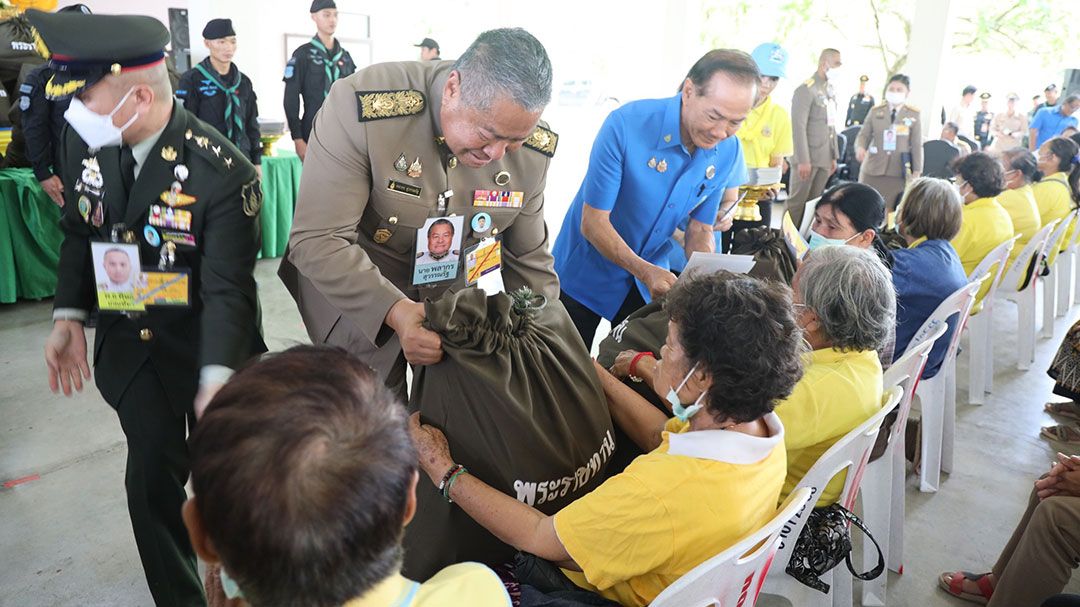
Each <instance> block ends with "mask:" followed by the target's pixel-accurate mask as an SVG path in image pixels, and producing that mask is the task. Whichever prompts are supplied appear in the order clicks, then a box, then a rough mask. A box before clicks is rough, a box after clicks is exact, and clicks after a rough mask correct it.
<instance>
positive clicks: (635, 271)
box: [552, 49, 759, 346]
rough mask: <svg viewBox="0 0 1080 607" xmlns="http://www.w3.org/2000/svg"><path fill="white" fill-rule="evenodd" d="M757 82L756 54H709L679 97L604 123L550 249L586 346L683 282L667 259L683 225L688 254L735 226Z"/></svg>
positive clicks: (628, 109)
mask: <svg viewBox="0 0 1080 607" xmlns="http://www.w3.org/2000/svg"><path fill="white" fill-rule="evenodd" d="M758 77H759V75H758V69H757V65H756V64H755V63H754V60H753V59H751V58H750V55H748V54H746V53H744V52H742V51H735V50H727V49H718V50H713V51H709V52H708V53H706V54H705V55H704V56H703V57H702V58H701V59H699V60H698V61H697V63H695V64H694V66H693V67H692V68H690V73H689V74H687V77H686V80H685V81H684V82H683V84H682V88H681V90H680V91H679V93H678V94H677V95H675V96H674V97H670V98H667V99H649V100H642V101H635V102H632V103H628V104H626V105H625V106H623V107H621V108H619V109H617V110H615V111H614V112H612V113H611V114H610V115H609V116H608V117H607V120H605V121H604V125H603V126H602V127H601V128H600V133H599V134H598V135H597V136H596V141H595V142H594V143H593V149H592V155H591V156H590V158H589V169H588V172H587V173H586V174H585V179H584V180H583V181H582V183H581V188H580V189H579V190H578V193H577V195H576V196H575V197H574V202H573V204H571V206H570V210H569V211H567V214H566V218H565V219H564V220H563V228H562V230H560V232H559V236H558V238H557V239H556V240H555V246H554V249H553V250H552V254H553V256H554V257H555V271H556V273H558V275H559V282H560V285H561V287H562V294H561V295H560V300H561V301H562V302H563V305H564V306H566V310H567V312H569V314H570V318H571V319H572V320H573V322H574V326H575V327H576V328H577V330H578V333H580V334H581V337H582V339H583V340H584V341H585V344H586V346H591V345H592V340H593V337H594V334H595V333H596V327H597V325H598V324H599V323H600V318H601V317H602V318H607V319H608V320H611V321H612V323H613V324H615V323H619V322H621V321H622V320H623V319H624V318H626V317H627V316H629V315H630V313H631V312H633V311H634V310H636V309H637V308H639V307H641V306H642V305H644V303H645V301H646V299H648V298H652V297H657V296H659V295H662V294H663V293H666V292H667V291H668V289H670V288H671V286H672V285H673V284H674V283H675V275H674V274H672V273H671V271H670V270H669V269H668V267H669V266H668V261H667V258H668V253H669V251H670V247H672V246H673V245H672V244H671V235H672V234H673V233H674V232H675V229H676V227H678V225H679V223H680V222H681V221H682V220H684V219H686V218H687V217H689V222H688V225H687V229H686V233H685V236H684V249H685V251H686V254H687V257H689V256H690V254H691V253H692V252H694V251H703V252H712V251H713V250H714V243H713V229H714V224H715V225H716V228H718V229H720V230H726V229H728V228H730V227H731V217H730V215H729V214H727V213H726V211H727V210H728V209H729V208H730V206H731V205H733V204H735V201H736V199H737V194H738V190H737V187H738V185H739V184H740V183H741V181H740V178H741V176H742V174H743V171H744V170H745V162H744V161H743V156H742V148H741V147H740V145H739V140H738V139H736V138H735V137H734V136H733V135H734V134H735V131H737V130H738V129H739V126H740V125H741V124H742V122H743V120H744V119H745V118H746V116H747V114H749V113H750V110H751V108H752V107H753V104H754V98H755V96H756V94H757V86H758ZM736 182H737V183H736ZM721 201H723V203H721Z"/></svg>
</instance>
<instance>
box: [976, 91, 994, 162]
mask: <svg viewBox="0 0 1080 607" xmlns="http://www.w3.org/2000/svg"><path fill="white" fill-rule="evenodd" d="M979 99H982V100H984V101H988V100H989V99H990V93H983V94H982V95H979ZM993 118H994V113H993V112H991V111H989V110H979V111H978V112H976V113H975V141H978V142H979V146H980V147H981V148H982V149H984V150H985V149H986V148H988V147H989V146H990V144H991V143H992V142H993V137H991V136H990V121H991V120H993Z"/></svg>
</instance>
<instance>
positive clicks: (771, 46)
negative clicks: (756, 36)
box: [750, 42, 788, 78]
mask: <svg viewBox="0 0 1080 607" xmlns="http://www.w3.org/2000/svg"><path fill="white" fill-rule="evenodd" d="M750 56H751V57H753V58H754V63H757V67H758V71H759V72H761V75H762V76H772V77H774V78H785V77H787V60H788V52H787V51H785V50H784V47H782V46H780V45H779V44H777V43H775V42H766V43H764V44H759V45H758V46H757V48H755V49H754V52H752V53H750Z"/></svg>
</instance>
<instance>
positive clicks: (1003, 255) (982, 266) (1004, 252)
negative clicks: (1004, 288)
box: [968, 234, 1020, 299]
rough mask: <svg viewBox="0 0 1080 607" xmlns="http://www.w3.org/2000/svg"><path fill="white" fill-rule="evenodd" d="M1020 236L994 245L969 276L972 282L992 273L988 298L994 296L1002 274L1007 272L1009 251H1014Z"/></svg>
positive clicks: (987, 293)
mask: <svg viewBox="0 0 1080 607" xmlns="http://www.w3.org/2000/svg"><path fill="white" fill-rule="evenodd" d="M1018 238H1020V235H1019V234H1016V235H1015V236H1013V237H1012V238H1010V239H1009V240H1006V241H1005V242H1003V243H1001V244H999V245H998V246H996V247H994V249H993V250H992V251H990V252H989V253H987V254H986V257H983V260H982V261H980V262H979V265H977V266H975V270H974V271H972V272H971V275H970V276H968V282H971V281H972V280H975V279H976V278H978V277H980V276H982V275H984V274H990V290H989V291H987V292H986V299H990V298H992V297H993V296H994V291H996V290H997V286H998V284H999V283H1000V282H1001V275H1002V274H1004V273H1005V266H1007V265H1008V264H1009V253H1012V250H1013V246H1015V245H1016V240H1017V239H1018Z"/></svg>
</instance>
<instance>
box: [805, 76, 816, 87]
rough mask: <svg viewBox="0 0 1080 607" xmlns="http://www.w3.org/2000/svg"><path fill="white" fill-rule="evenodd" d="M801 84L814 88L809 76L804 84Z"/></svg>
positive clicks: (812, 78)
mask: <svg viewBox="0 0 1080 607" xmlns="http://www.w3.org/2000/svg"><path fill="white" fill-rule="evenodd" d="M803 84H805V85H806V86H814V77H813V76H810V77H809V78H807V79H806V82H803Z"/></svg>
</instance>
